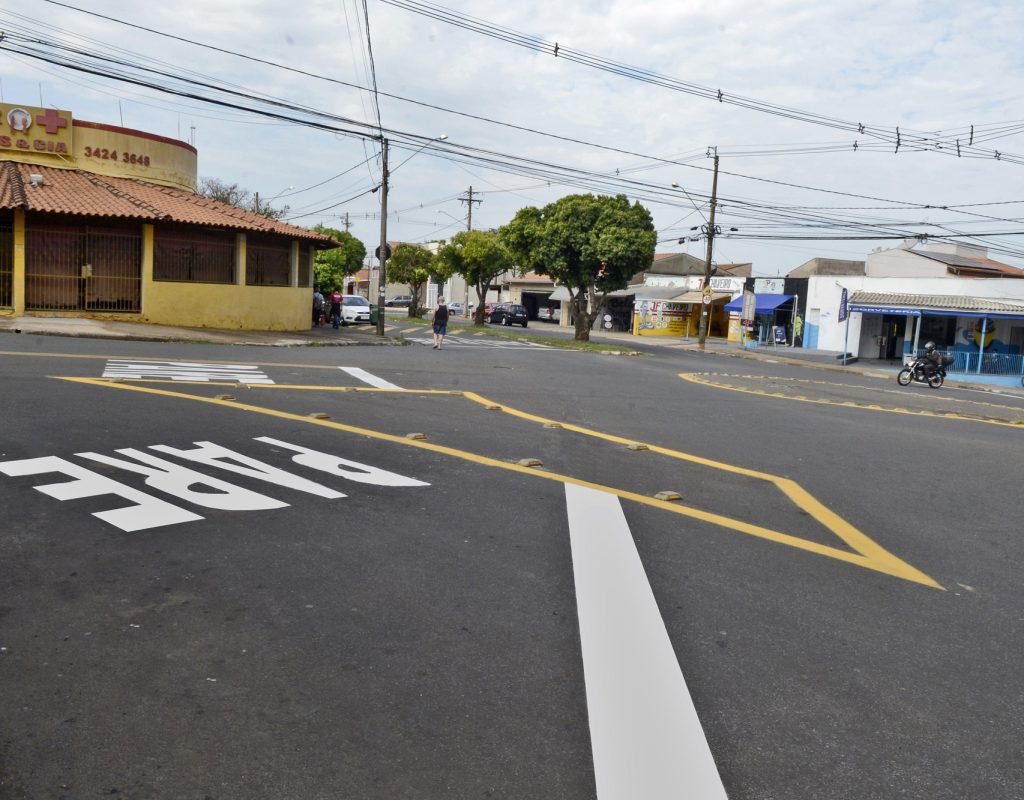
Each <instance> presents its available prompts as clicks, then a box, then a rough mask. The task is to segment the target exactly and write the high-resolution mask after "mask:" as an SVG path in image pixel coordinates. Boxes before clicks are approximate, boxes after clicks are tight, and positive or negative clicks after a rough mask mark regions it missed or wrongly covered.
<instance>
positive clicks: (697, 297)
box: [672, 292, 732, 306]
mask: <svg viewBox="0 0 1024 800" xmlns="http://www.w3.org/2000/svg"><path fill="white" fill-rule="evenodd" d="M728 297H732V292H713V293H712V295H711V302H712V303H717V302H718V301H719V300H724V299H725V298H728ZM672 299H673V300H674V301H675V302H677V303H688V304H689V305H691V306H692V305H696V304H697V303H700V302H702V301H703V300H704V292H687V293H686V294H681V295H679V296H678V297H673V298H672Z"/></svg>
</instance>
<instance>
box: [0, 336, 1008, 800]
mask: <svg viewBox="0 0 1024 800" xmlns="http://www.w3.org/2000/svg"><path fill="white" fill-rule="evenodd" d="M489 341H490V340H489ZM493 341H495V342H496V341H497V340H493ZM0 350H2V351H3V352H2V353H0V381H2V383H0V386H2V390H0V391H2V394H0V398H2V400H0V402H2V410H3V425H4V429H3V431H4V432H3V437H2V440H0V514H2V519H3V526H2V532H0V565H2V566H0V800H22V798H32V799H33V800H35V798H63V799H65V800H72V799H74V800H80V799H81V800H84V799H85V798H97V797H109V796H117V797H121V798H132V799H133V800H134V799H136V798H138V799H139V800H148V799H159V800H164V799H168V800H170V799H174V800H177V799H178V798H181V800H186V799H189V800H191V799H192V798H195V799H196V800H204V799H205V798H211V799H216V800H234V799H235V798H246V799H247V800H252V799H253V798H258V799H259V798H267V799H268V800H291V799H292V798H295V799H296V800H300V799H301V800H320V799H323V800H335V799H336V798H370V799H373V800H376V799H377V798H379V799H380V800H398V799H405V798H409V799H412V798H516V799H522V798H538V799H541V798H543V799H544V800H547V799H549V798H559V799H562V798H565V799H566V800H575V798H580V799H581V800H582V799H583V798H595V797H596V798H599V800H618V799H619V798H622V799H623V800H627V799H629V800H648V799H650V800H661V798H696V799H699V800H703V798H709V799H713V798H724V797H729V798H733V800H769V799H771V800H774V799H775V798H778V799H779V800H782V799H783V798H785V800H793V799H798V798H827V799H828V800H866V799H869V798H879V800H883V799H888V798H896V797H899V798H922V800H924V799H925V798H927V800H941V799H943V798H950V799H951V800H952V799H953V798H957V800H960V799H961V798H971V800H988V798H992V800H997V799H998V800H1005V799H1006V798H1015V797H1024V758H1022V751H1021V741H1024V735H1022V734H1024V723H1022V722H1021V720H1022V719H1024V691H1022V689H1024V670H1022V669H1021V666H1020V656H1021V653H1022V652H1024V611H1022V609H1024V588H1022V583H1021V580H1020V564H1021V563H1022V562H1024V541H1022V539H1021V536H1020V530H1021V525H1020V521H1019V514H1018V512H1017V505H1018V503H1017V499H1018V497H1019V486H1020V481H1021V476H1022V466H1024V460H1022V457H1021V453H1022V452H1024V450H1022V442H1024V439H1022V437H1024V424H1022V420H1024V401H1022V398H1020V397H1014V396H1005V395H994V394H986V393H979V392H970V391H966V390H960V389H953V388H949V387H944V388H943V389H942V390H939V391H938V392H936V391H933V390H930V389H927V388H925V387H916V386H915V387H907V388H906V389H901V388H899V387H897V386H896V384H895V381H884V382H883V381H881V380H879V379H875V378H870V377H865V376H859V375H854V374H837V373H835V372H828V371H824V370H819V369H809V368H802V367H795V366H787V365H783V364H766V363H764V362H755V361H746V360H742V359H733V358H722V357H715V356H712V355H699V354H694V353H659V354H655V355H650V356H641V357H628V356H617V357H616V356H602V355H597V354H593V353H579V352H570V351H565V350H560V349H557V348H538V347H529V346H522V347H505V346H502V347H498V346H486V345H479V346H470V345H466V346H463V347H457V346H452V347H449V348H446V349H444V350H441V351H434V350H432V349H431V348H430V347H428V346H424V345H422V344H416V343H414V344H411V345H409V346H406V347H347V348H300V349H287V350H282V349H276V348H274V349H272V348H244V347H221V346H204V345H182V344H158V343H141V342H117V343H109V342H101V341H89V340H78V339H58V338H52V337H29V336H20V337H15V336H9V337H3V341H0Z"/></svg>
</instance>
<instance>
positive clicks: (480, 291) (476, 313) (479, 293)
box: [473, 283, 487, 328]
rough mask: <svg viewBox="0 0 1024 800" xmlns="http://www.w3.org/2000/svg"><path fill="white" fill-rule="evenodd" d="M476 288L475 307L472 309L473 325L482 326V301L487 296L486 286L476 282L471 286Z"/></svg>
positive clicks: (483, 303) (483, 304)
mask: <svg viewBox="0 0 1024 800" xmlns="http://www.w3.org/2000/svg"><path fill="white" fill-rule="evenodd" d="M473 288H474V289H475V290H476V308H475V309H474V310H473V325H475V326H477V327H480V328H482V327H483V325H484V306H485V305H487V303H485V302H484V300H485V298H486V297H487V286H483V287H482V286H480V284H479V283H478V284H477V285H476V286H474V287H473Z"/></svg>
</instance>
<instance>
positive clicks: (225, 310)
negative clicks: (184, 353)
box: [122, 281, 313, 331]
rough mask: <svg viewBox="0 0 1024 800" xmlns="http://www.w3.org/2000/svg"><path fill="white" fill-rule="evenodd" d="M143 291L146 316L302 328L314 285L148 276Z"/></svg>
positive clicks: (232, 326) (194, 324)
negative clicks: (241, 283)
mask: <svg viewBox="0 0 1024 800" xmlns="http://www.w3.org/2000/svg"><path fill="white" fill-rule="evenodd" d="M142 296H143V298H144V301H143V303H144V304H143V307H142V315H141V320H142V321H143V322H149V323H152V324H154V325H176V326H179V327H186V328H223V329H226V330H252V331H299V330H306V329H307V328H308V327H309V325H310V316H311V313H312V310H313V290H312V289H310V288H308V287H304V286H302V287H298V288H292V287H288V286H237V285H234V284H210V283H176V282H169V281H149V282H144V283H143V287H142ZM122 316H124V315H122ZM128 316H136V315H128Z"/></svg>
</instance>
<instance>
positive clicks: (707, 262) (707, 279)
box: [697, 152, 718, 351]
mask: <svg viewBox="0 0 1024 800" xmlns="http://www.w3.org/2000/svg"><path fill="white" fill-rule="evenodd" d="M717 196H718V153H717V152H716V153H715V172H714V177H713V178H712V179H711V213H710V214H709V215H708V249H707V255H706V256H705V259H704V296H705V297H712V296H713V295H712V294H711V254H712V251H713V249H714V244H715V202H716V199H717ZM702 300H703V298H702ZM711 305H712V304H711V303H704V302H702V303H701V312H700V332H699V334H698V335H699V339H698V344H697V347H698V349H699V350H701V351H703V350H704V342H705V341H706V340H707V338H708V327H709V325H710V323H711Z"/></svg>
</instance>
